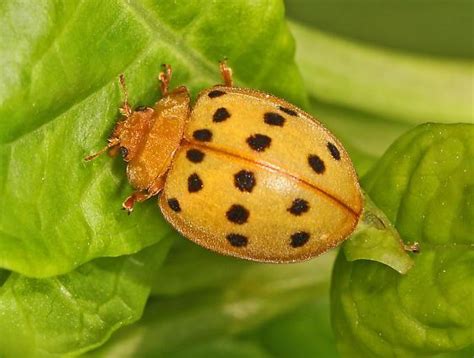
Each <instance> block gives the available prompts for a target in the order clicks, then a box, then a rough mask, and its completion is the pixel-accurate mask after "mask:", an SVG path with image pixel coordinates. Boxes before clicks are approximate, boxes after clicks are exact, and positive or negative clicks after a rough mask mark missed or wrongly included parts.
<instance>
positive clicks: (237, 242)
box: [226, 234, 249, 247]
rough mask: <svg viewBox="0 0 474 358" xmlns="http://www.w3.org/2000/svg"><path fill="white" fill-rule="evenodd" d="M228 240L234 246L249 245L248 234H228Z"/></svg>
mask: <svg viewBox="0 0 474 358" xmlns="http://www.w3.org/2000/svg"><path fill="white" fill-rule="evenodd" d="M226 239H227V241H229V242H230V244H231V245H232V246H234V247H244V246H247V243H248V241H249V239H248V238H247V236H244V235H240V234H229V235H227V236H226Z"/></svg>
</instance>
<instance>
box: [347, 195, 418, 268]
mask: <svg viewBox="0 0 474 358" xmlns="http://www.w3.org/2000/svg"><path fill="white" fill-rule="evenodd" d="M364 202H365V205H364V212H363V213H362V218H361V219H360V221H359V223H358V224H357V227H356V229H355V230H354V232H353V233H352V235H351V237H350V238H349V239H348V240H347V241H345V242H344V245H343V246H342V249H343V251H344V255H345V256H346V259H347V261H355V260H372V261H377V262H380V263H383V264H385V265H387V266H390V267H391V268H393V269H394V270H396V271H398V272H399V273H402V274H404V273H407V272H408V270H409V269H411V267H412V266H413V263H414V262H413V260H412V259H411V258H410V256H409V255H408V253H407V252H406V250H405V245H404V244H403V241H402V239H401V238H400V235H399V234H398V232H397V230H396V229H395V228H394V227H393V225H392V224H391V223H390V221H389V220H388V219H387V217H386V216H385V214H384V213H383V212H382V211H381V210H380V209H379V208H377V207H376V206H375V205H374V203H373V202H372V200H370V198H369V197H368V196H367V195H364Z"/></svg>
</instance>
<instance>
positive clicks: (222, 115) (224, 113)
mask: <svg viewBox="0 0 474 358" xmlns="http://www.w3.org/2000/svg"><path fill="white" fill-rule="evenodd" d="M227 118H230V113H229V111H228V110H227V109H225V108H224V107H221V108H218V109H217V110H216V111H215V112H214V115H213V116H212V121H213V122H217V123H218V122H224V121H225V120H226V119H227Z"/></svg>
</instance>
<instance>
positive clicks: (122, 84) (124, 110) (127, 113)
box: [119, 73, 132, 117]
mask: <svg viewBox="0 0 474 358" xmlns="http://www.w3.org/2000/svg"><path fill="white" fill-rule="evenodd" d="M119 81H120V87H121V88H122V92H123V97H124V100H123V104H122V106H121V107H120V108H119V110H120V113H121V114H122V115H124V116H125V117H130V115H131V114H132V108H131V107H130V103H128V91H127V86H126V84H125V76H124V74H123V73H121V74H120V76H119Z"/></svg>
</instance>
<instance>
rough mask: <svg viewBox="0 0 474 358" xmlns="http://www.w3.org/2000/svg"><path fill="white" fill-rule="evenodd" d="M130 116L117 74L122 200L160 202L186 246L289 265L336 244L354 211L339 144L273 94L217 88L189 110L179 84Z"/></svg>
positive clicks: (164, 80) (358, 207)
mask: <svg viewBox="0 0 474 358" xmlns="http://www.w3.org/2000/svg"><path fill="white" fill-rule="evenodd" d="M163 66H164V67H163V72H161V73H160V76H159V79H160V82H161V92H162V98H161V99H160V100H159V101H158V102H157V103H156V104H155V105H154V107H145V108H137V109H136V110H132V109H131V107H130V104H129V102H128V96H127V90H126V87H125V80H124V77H123V75H121V76H120V84H121V87H122V90H123V92H124V96H125V101H124V103H123V105H122V106H121V108H120V112H121V114H122V115H123V118H122V120H120V121H119V122H118V123H117V124H116V125H115V128H114V130H113V133H112V135H111V137H110V138H109V139H108V145H107V146H106V147H105V148H104V149H102V150H101V151H100V152H98V153H96V154H94V155H91V156H89V157H87V158H86V160H90V159H93V158H95V157H97V156H98V155H99V154H101V153H103V152H105V151H106V150H109V152H110V154H111V155H112V156H114V155H117V154H118V153H120V154H121V155H122V157H123V159H124V160H125V162H127V176H128V180H129V182H130V184H131V185H132V186H133V187H134V188H135V189H136V191H135V192H134V193H133V194H132V195H130V196H129V197H128V198H127V199H126V200H125V201H124V203H123V208H124V209H125V210H127V211H128V212H129V213H130V212H131V211H132V210H133V208H134V205H135V203H136V202H141V201H144V200H147V199H149V198H151V197H153V196H156V195H159V206H160V209H161V211H162V213H163V215H164V217H165V218H166V220H167V221H168V222H170V223H171V224H172V225H173V226H174V227H175V228H176V230H178V231H179V232H180V233H181V234H183V235H184V236H185V237H187V238H188V239H190V240H192V241H194V242H195V243H197V244H199V245H201V246H203V247H205V248H207V249H210V250H213V251H216V252H219V253H221V254H226V255H231V256H236V257H240V258H244V259H249V260H254V261H261V262H276V263H286V262H297V261H302V260H306V259H309V258H311V257H314V256H317V255H319V254H321V253H323V252H325V251H327V250H328V249H330V248H332V247H334V246H336V245H338V244H340V243H341V242H342V241H343V240H344V239H346V238H347V237H348V236H349V235H350V234H351V233H352V232H353V230H354V229H355V227H356V225H357V223H358V221H359V219H360V217H361V213H362V209H363V199H362V193H361V189H360V186H359V182H358V179H357V175H356V173H355V170H354V167H353V165H352V162H351V160H350V158H349V156H348V155H347V153H346V151H345V150H344V148H343V146H342V145H341V143H340V142H339V141H338V140H337V139H336V138H335V137H334V136H333V135H332V134H331V133H330V132H329V131H328V130H327V129H326V128H324V127H323V126H322V125H321V123H319V122H318V121H317V120H315V119H314V118H313V117H312V116H310V115H309V114H308V113H306V112H304V111H302V110H301V109H299V108H297V107H295V106H294V105H292V104H290V103H288V102H286V101H284V100H282V99H280V98H277V97H274V96H272V95H269V94H266V93H263V92H259V91H256V90H252V89H247V88H238V87H234V86H233V84H232V70H231V69H230V67H228V66H227V64H226V63H225V62H221V63H220V71H221V75H222V77H223V80H224V85H216V86H214V87H211V88H208V89H205V90H203V91H202V92H201V93H200V94H199V95H198V97H197V99H196V102H195V104H194V106H191V100H190V96H189V92H188V90H187V88H186V87H183V86H181V87H178V88H176V89H174V90H173V91H169V90H168V85H169V82H170V79H171V67H170V66H169V65H163Z"/></svg>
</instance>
